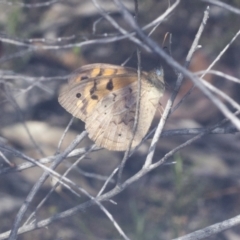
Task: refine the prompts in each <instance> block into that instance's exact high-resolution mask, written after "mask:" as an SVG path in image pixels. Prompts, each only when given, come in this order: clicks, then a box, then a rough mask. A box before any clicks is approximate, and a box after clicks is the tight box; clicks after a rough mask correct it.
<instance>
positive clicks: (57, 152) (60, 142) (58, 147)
mask: <svg viewBox="0 0 240 240" xmlns="http://www.w3.org/2000/svg"><path fill="white" fill-rule="evenodd" d="M73 120H74V117H71V119H70V121H69V123H68V125H67V127H66V129H65V130H64V132H63V135H62V137H61V138H60V140H59V143H58V146H57V150H56V154H55V155H57V154H59V152H60V148H61V145H62V142H63V140H64V138H65V136H66V134H67V132H68V130H69V128H70V127H71V125H72V123H73Z"/></svg>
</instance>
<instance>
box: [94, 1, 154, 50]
mask: <svg viewBox="0 0 240 240" xmlns="http://www.w3.org/2000/svg"><path fill="white" fill-rule="evenodd" d="M92 2H93V4H94V5H95V7H96V8H97V9H98V10H99V13H100V14H101V15H102V16H103V17H104V18H105V19H106V20H108V22H109V23H110V24H111V25H112V26H113V27H114V28H116V29H117V30H118V31H119V32H120V33H122V34H123V35H126V34H128V37H129V39H130V40H132V41H133V42H134V43H136V44H137V45H138V46H140V47H142V48H144V49H145V50H146V51H150V49H149V47H148V46H146V45H145V44H143V43H142V42H141V41H140V40H139V39H137V38H135V37H134V36H133V35H132V34H129V33H128V32H127V31H126V30H125V29H124V28H122V27H120V26H119V24H118V23H117V22H116V21H115V20H114V19H113V18H112V17H111V16H110V15H109V14H108V13H107V12H106V11H105V10H104V9H103V8H102V7H101V6H100V5H99V4H98V1H97V0H92Z"/></svg>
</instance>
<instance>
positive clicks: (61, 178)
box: [24, 118, 94, 225]
mask: <svg viewBox="0 0 240 240" xmlns="http://www.w3.org/2000/svg"><path fill="white" fill-rule="evenodd" d="M72 119H73V118H72ZM72 119H71V120H72ZM70 122H71V121H70ZM93 148H94V145H93V146H92V148H90V149H89V150H88V151H87V152H86V153H85V154H83V155H82V156H81V157H80V158H79V159H77V161H75V162H74V164H72V165H71V166H70V167H69V168H68V169H67V171H65V173H64V174H63V175H62V176H61V177H60V178H57V179H56V181H57V182H56V184H55V185H54V186H53V187H52V188H51V190H50V191H49V192H48V194H47V195H46V196H45V198H44V199H43V200H42V201H41V202H40V203H39V204H38V206H37V207H36V209H35V211H34V212H33V213H32V214H31V215H30V216H29V217H28V219H27V221H26V222H25V224H24V225H26V224H27V223H28V222H29V221H30V220H31V218H32V217H33V216H34V215H36V213H37V211H38V210H39V209H40V207H41V206H43V204H44V203H45V202H46V200H47V199H48V198H49V197H50V195H51V194H52V193H53V192H54V190H55V189H56V188H57V187H58V186H59V184H60V183H61V182H62V180H63V178H64V177H66V176H67V174H68V173H69V172H70V171H71V170H72V169H73V168H74V167H75V166H76V165H77V164H79V162H80V161H81V160H82V159H84V158H85V157H86V156H87V155H88V154H89V153H90V152H92V149H93ZM53 178H56V177H53ZM67 188H68V189H69V191H70V192H72V193H73V194H75V195H77V196H78V194H77V193H76V192H75V191H72V189H71V188H70V187H67Z"/></svg>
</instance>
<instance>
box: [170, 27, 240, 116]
mask: <svg viewBox="0 0 240 240" xmlns="http://www.w3.org/2000/svg"><path fill="white" fill-rule="evenodd" d="M239 34H240V30H239V31H238V32H237V33H236V34H235V36H234V37H233V38H232V39H231V41H230V42H229V43H228V44H227V45H226V46H225V47H224V49H223V50H222V51H221V52H220V53H219V54H218V56H217V57H216V58H215V59H214V61H213V62H212V63H211V64H210V65H209V66H208V68H207V69H206V70H205V71H202V76H201V77H200V78H203V77H204V76H205V75H206V74H208V73H210V69H211V68H212V67H213V66H214V65H215V64H216V63H217V61H219V60H220V58H221V57H222V56H223V54H224V53H225V52H226V51H227V49H228V48H229V47H230V46H231V45H232V43H233V42H234V41H235V40H236V38H237V37H238V36H239ZM193 89H195V85H193V86H192V87H191V89H190V90H189V91H188V92H187V93H186V94H185V95H184V96H183V98H182V99H181V100H180V101H179V102H178V103H177V104H176V106H175V107H174V108H173V109H172V111H171V112H174V111H175V110H176V109H177V108H178V107H179V106H180V105H181V104H182V102H183V101H185V100H186V99H187V98H188V96H189V95H190V94H191V93H192V91H193Z"/></svg>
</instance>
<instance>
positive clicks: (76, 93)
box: [58, 63, 165, 151]
mask: <svg viewBox="0 0 240 240" xmlns="http://www.w3.org/2000/svg"><path fill="white" fill-rule="evenodd" d="M138 89H139V87H138V74H137V70H136V69H134V68H130V67H122V66H117V65H111V64H103V63H96V64H89V65H85V66H82V67H80V68H79V69H78V70H76V71H75V72H74V73H73V74H72V75H71V77H70V78H69V79H68V84H67V85H65V86H64V87H63V88H62V89H61V90H60V94H59V98H58V101H59V103H60V105H61V106H62V107H63V108H65V109H66V110H67V111H68V112H69V113H71V114H72V115H73V116H74V117H76V118H79V119H81V120H82V121H83V122H85V128H86V130H87V132H88V136H89V138H90V139H92V140H93V141H94V142H95V144H96V145H97V146H100V147H103V148H106V149H108V150H113V151H125V150H127V149H128V147H129V144H130V142H131V141H132V139H133V141H132V147H135V146H137V145H138V144H139V143H140V142H141V141H142V139H143V138H144V136H145V135H146V134H147V132H148V130H149V128H150V126H151V123H152V120H153V118H154V115H155V112H156V109H157V108H158V105H159V100H160V98H161V97H162V95H163V93H164V90H165V84H164V79H163V70H162V69H155V70H152V71H150V72H141V88H140V91H141V94H140V96H141V97H140V99H139V107H138V111H139V112H138V120H137V127H136V131H135V133H134V121H135V120H134V119H135V114H136V110H137V101H138V100H137V99H138V96H139V95H138Z"/></svg>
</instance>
